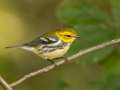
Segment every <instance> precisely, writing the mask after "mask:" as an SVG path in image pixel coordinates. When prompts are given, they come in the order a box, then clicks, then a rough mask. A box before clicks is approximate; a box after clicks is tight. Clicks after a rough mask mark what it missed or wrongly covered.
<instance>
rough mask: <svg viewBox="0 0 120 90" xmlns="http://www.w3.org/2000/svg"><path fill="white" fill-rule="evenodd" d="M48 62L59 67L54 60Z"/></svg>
mask: <svg viewBox="0 0 120 90" xmlns="http://www.w3.org/2000/svg"><path fill="white" fill-rule="evenodd" d="M47 61H49V62H50V63H51V64H53V65H55V66H57V64H56V62H54V61H53V60H50V59H47Z"/></svg>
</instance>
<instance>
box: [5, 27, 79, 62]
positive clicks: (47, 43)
mask: <svg viewBox="0 0 120 90" xmlns="http://www.w3.org/2000/svg"><path fill="white" fill-rule="evenodd" d="M77 38H80V35H78V33H77V32H76V31H75V30H74V29H73V28H69V27H64V28H59V29H55V30H53V31H49V32H46V33H44V34H42V35H40V36H38V37H36V38H35V39H33V40H31V41H29V42H27V43H24V44H21V45H13V46H8V47H6V48H22V49H24V50H27V51H31V52H33V53H35V54H37V55H38V56H40V57H41V58H42V59H45V60H49V61H52V62H53V60H54V59H57V58H61V57H64V55H65V54H66V53H67V52H68V50H69V49H70V47H71V45H72V43H73V42H74V41H75V40H76V39H77Z"/></svg>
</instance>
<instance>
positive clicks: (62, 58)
mask: <svg viewBox="0 0 120 90" xmlns="http://www.w3.org/2000/svg"><path fill="white" fill-rule="evenodd" d="M60 58H61V59H64V60H65V61H66V62H68V59H67V58H66V57H64V56H63V57H60Z"/></svg>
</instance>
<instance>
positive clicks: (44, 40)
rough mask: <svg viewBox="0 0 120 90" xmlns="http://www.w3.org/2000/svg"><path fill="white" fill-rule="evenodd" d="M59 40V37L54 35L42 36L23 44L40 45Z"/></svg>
mask: <svg viewBox="0 0 120 90" xmlns="http://www.w3.org/2000/svg"><path fill="white" fill-rule="evenodd" d="M57 40H58V38H57V37H53V36H40V37H37V38H36V39H34V40H32V41H31V42H28V43H25V44H23V46H38V45H44V44H52V43H55V42H57Z"/></svg>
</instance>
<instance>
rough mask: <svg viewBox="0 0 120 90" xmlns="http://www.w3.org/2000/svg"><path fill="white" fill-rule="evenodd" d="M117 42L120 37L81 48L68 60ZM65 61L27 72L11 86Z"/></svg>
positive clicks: (119, 41) (119, 40)
mask: <svg viewBox="0 0 120 90" xmlns="http://www.w3.org/2000/svg"><path fill="white" fill-rule="evenodd" d="M117 43H120V38H118V39H114V40H111V41H108V42H104V43H102V44H99V45H97V46H93V47H91V48H88V49H85V50H82V51H81V50H80V51H79V52H78V53H76V54H74V55H73V56H71V57H68V58H67V60H68V61H71V60H73V59H75V58H77V57H80V56H83V55H85V54H87V53H90V52H93V51H96V50H98V49H102V48H105V47H108V46H111V45H114V44H117ZM65 62H66V60H60V61H58V62H56V65H49V66H47V67H44V68H42V69H39V70H36V71H33V72H31V73H29V74H26V75H24V76H23V77H22V78H20V79H18V80H17V81H15V82H13V83H11V84H10V86H11V87H15V86H17V85H19V84H21V83H23V82H24V81H25V80H27V79H29V78H31V77H33V76H36V75H38V74H41V73H45V72H48V71H50V70H52V69H53V68H55V66H59V65H61V64H64V63H65Z"/></svg>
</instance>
